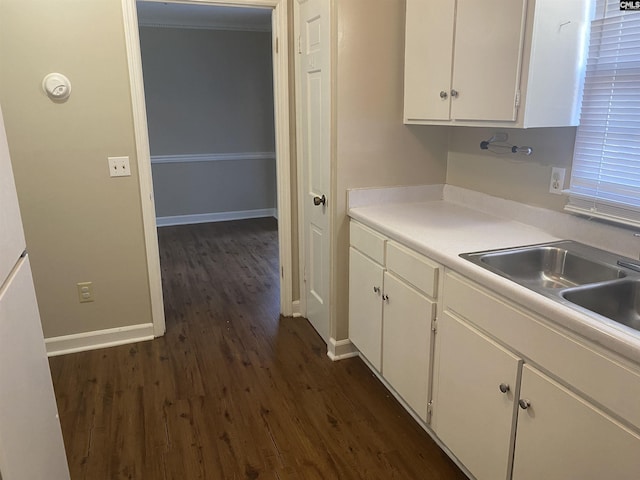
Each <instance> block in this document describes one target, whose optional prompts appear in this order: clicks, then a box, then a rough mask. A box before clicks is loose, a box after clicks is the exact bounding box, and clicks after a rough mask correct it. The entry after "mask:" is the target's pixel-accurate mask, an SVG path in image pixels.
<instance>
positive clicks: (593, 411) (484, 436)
mask: <svg viewBox="0 0 640 480" xmlns="http://www.w3.org/2000/svg"><path fill="white" fill-rule="evenodd" d="M443 306H444V313H443V315H442V316H441V318H440V319H439V320H438V334H437V339H436V360H435V367H434V374H433V375H434V388H433V390H434V393H433V398H434V400H433V421H432V423H431V426H432V428H433V430H434V432H435V433H436V434H437V435H438V437H439V438H440V440H442V442H443V443H444V444H445V445H446V446H447V447H448V448H449V449H450V450H451V452H452V453H453V454H454V455H455V456H456V457H457V458H458V460H460V462H461V463H462V464H463V465H464V466H465V467H466V468H467V469H468V470H469V472H470V473H471V474H472V475H473V476H474V477H475V478H476V479H477V480H493V479H507V480H508V479H513V480H540V479H544V480H573V479H576V480H577V479H580V480H601V479H605V478H606V479H609V478H611V479H616V480H632V479H633V480H637V479H639V478H640V436H639V435H638V433H637V432H635V431H634V427H633V426H631V425H632V422H634V417H633V415H632V413H633V411H632V410H624V408H622V407H624V406H625V405H626V404H627V403H628V402H627V401H626V400H625V401H621V402H617V401H612V398H613V397H611V396H610V395H609V392H605V391H600V390H598V389H593V388H592V389H591V390H588V391H589V392H590V395H592V398H588V397H587V396H585V395H582V394H580V393H579V391H578V389H576V388H575V384H574V382H572V381H570V380H571V379H577V381H576V383H578V381H580V379H581V378H582V375H581V373H580V372H581V369H584V368H588V366H595V367H593V368H592V371H590V377H591V382H588V384H586V383H585V384H580V385H581V388H585V389H587V388H591V387H590V385H592V384H594V385H601V386H603V385H606V384H607V382H609V380H610V378H623V377H622V375H627V376H626V377H625V378H628V379H629V381H630V382H631V383H632V385H624V384H622V383H621V384H620V385H618V388H619V393H618V396H619V397H621V398H624V395H625V391H628V392H632V391H635V387H636V386H637V383H638V381H639V380H638V379H639V378H640V377H638V376H637V370H636V372H635V373H634V370H632V369H630V368H629V367H626V366H623V365H621V364H620V363H618V362H615V361H612V360H608V359H606V357H603V356H602V354H601V353H599V352H597V351H596V350H595V348H596V347H595V346H593V345H584V346H582V347H580V348H583V349H586V350H585V351H586V353H585V352H583V351H582V350H581V349H580V348H578V346H579V344H577V343H576V340H575V339H573V338H569V337H567V336H566V335H565V334H563V333H561V332H559V331H555V330H553V329H552V328H549V327H548V326H546V325H545V324H543V323H542V322H543V320H542V319H540V318H538V317H534V314H533V313H532V312H529V311H527V310H525V309H521V308H519V307H517V306H516V305H514V304H510V303H509V302H507V301H506V299H504V298H502V297H500V296H498V295H494V294H493V293H491V292H489V291H487V290H484V289H483V288H482V287H480V286H478V285H477V284H475V283H473V282H471V281H469V280H467V279H464V278H462V277H460V276H459V275H456V274H453V273H450V272H449V273H447V275H446V276H445V281H444V294H443ZM520 338H523V339H524V340H522V341H520V340H519V339H520ZM505 339H510V341H509V342H508V343H505V341H504V340H505ZM523 352H524V353H523ZM558 359H562V362H561V363H560V362H559V360H558ZM565 364H566V365H569V366H570V368H569V369H568V370H565V369H563V368H562V367H563V366H564V365H565ZM540 365H544V366H545V370H546V371H545V373H542V371H541V370H540V367H539V366H540ZM552 376H558V377H564V378H562V381H561V380H560V378H558V379H556V378H552ZM567 379H569V380H567ZM563 382H564V383H563ZM634 385H635V386H634ZM597 402H603V404H610V405H611V407H612V408H616V409H619V410H620V411H626V412H630V414H629V417H628V418H626V419H623V418H620V419H619V420H617V419H615V418H614V417H613V416H611V415H610V414H608V413H607V412H605V410H604V409H603V408H602V407H600V406H598V405H597ZM639 405H640V403H638V401H637V400H636V406H639ZM625 420H626V421H627V422H628V423H629V425H625V423H624V422H625Z"/></svg>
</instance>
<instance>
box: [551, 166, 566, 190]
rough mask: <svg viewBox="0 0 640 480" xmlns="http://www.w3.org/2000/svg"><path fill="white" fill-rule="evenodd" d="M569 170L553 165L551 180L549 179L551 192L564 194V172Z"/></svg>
mask: <svg viewBox="0 0 640 480" xmlns="http://www.w3.org/2000/svg"><path fill="white" fill-rule="evenodd" d="M566 172H567V170H566V169H565V168H558V167H553V168H552V169H551V180H550V181H549V192H550V193H555V194H556V195H562V190H564V174H565V173H566Z"/></svg>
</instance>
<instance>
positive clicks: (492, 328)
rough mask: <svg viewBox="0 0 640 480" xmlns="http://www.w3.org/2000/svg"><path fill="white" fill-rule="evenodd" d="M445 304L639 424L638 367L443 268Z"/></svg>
mask: <svg viewBox="0 0 640 480" xmlns="http://www.w3.org/2000/svg"><path fill="white" fill-rule="evenodd" d="M444 292H445V293H444V307H445V310H448V311H452V312H454V313H457V314H458V315H460V316H462V317H464V318H465V319H467V320H468V321H469V322H471V323H473V324H475V325H477V326H478V327H480V328H481V329H482V330H484V331H485V332H487V333H489V334H490V335H491V336H493V337H494V338H495V339H497V340H498V341H499V342H501V343H502V344H503V345H505V346H507V347H508V348H509V349H510V350H512V351H514V352H516V353H518V354H519V355H522V356H523V357H525V359H528V360H530V361H531V363H534V364H536V365H538V366H539V367H541V368H542V369H543V370H546V371H548V372H550V373H552V374H553V375H554V376H556V377H557V378H560V379H562V381H563V382H565V383H566V384H567V385H571V386H572V387H573V388H574V389H576V390H577V391H579V392H582V394H583V395H585V396H587V397H589V398H591V399H593V400H594V401H595V402H597V403H599V404H600V405H602V406H604V407H605V408H606V409H608V410H609V411H611V412H613V413H615V414H616V415H618V416H620V417H621V418H624V419H625V420H627V421H628V422H629V423H631V424H632V425H634V426H635V427H636V428H639V429H640V408H638V399H639V398H640V370H639V369H631V368H629V367H628V366H627V365H624V364H623V363H621V362H619V361H617V360H615V359H614V358H613V355H612V357H609V355H608V354H607V353H606V352H604V351H600V349H598V348H597V347H596V346H595V345H592V344H590V343H589V342H588V341H587V340H582V339H580V340H579V341H578V339H577V338H573V337H571V336H569V334H568V333H564V332H562V331H560V330H559V329H555V328H553V327H552V326H551V325H549V324H548V323H547V322H546V321H544V320H542V319H540V318H538V317H536V316H534V315H533V314H531V313H530V312H528V311H526V310H524V309H520V308H518V307H516V306H515V305H512V304H510V303H508V302H507V301H505V300H503V299H501V298H500V297H497V296H494V295H493V294H492V293H490V292H488V291H486V290H484V289H483V288H481V287H480V286H477V285H475V284H473V283H472V282H470V281H468V280H466V279H464V278H462V277H460V276H458V275H455V274H450V273H448V274H447V275H446V276H445V282H444Z"/></svg>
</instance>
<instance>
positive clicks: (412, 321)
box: [382, 272, 436, 421]
mask: <svg viewBox="0 0 640 480" xmlns="http://www.w3.org/2000/svg"><path fill="white" fill-rule="evenodd" d="M435 306H436V304H435V303H434V302H432V301H431V300H429V299H428V298H427V297H426V296H425V295H423V294H422V293H420V292H419V291H418V290H416V289H415V288H412V287H411V286H409V285H408V284H407V283H405V282H403V281H402V280H400V279H399V278H398V277H396V276H395V275H393V274H391V273H389V272H385V274H384V311H383V329H382V375H383V377H384V378H385V379H386V380H387V381H388V382H389V384H391V386H392V387H393V388H394V390H395V391H396V392H398V394H399V395H400V396H401V397H402V398H403V399H404V401H405V402H407V404H409V406H410V407H411V408H412V409H413V411H415V412H416V413H417V414H418V415H419V416H420V418H422V419H423V420H425V421H426V419H427V403H428V402H429V400H428V398H427V395H428V387H429V374H430V371H431V370H430V365H431V320H432V319H433V318H434V317H435Z"/></svg>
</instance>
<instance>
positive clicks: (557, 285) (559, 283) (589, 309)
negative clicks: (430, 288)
mask: <svg viewBox="0 0 640 480" xmlns="http://www.w3.org/2000/svg"><path fill="white" fill-rule="evenodd" d="M460 256H461V257H462V258H464V259H466V260H469V261H470V262H472V263H475V264H476V265H479V266H481V267H483V268H485V269H487V270H490V271H492V272H494V273H497V274H498V275H501V276H503V277H505V278H508V279H510V280H512V281H514V282H515V283H517V284H519V285H522V286H524V287H526V288H529V289H530V290H533V291H535V292H537V293H540V294H542V295H544V296H546V297H549V298H551V299H553V300H555V301H557V302H559V303H562V304H565V305H568V306H570V307H572V308H574V309H577V310H580V311H582V312H583V313H586V314H588V315H591V316H592V317H594V318H600V317H606V318H608V319H610V320H613V321H615V322H618V323H620V324H621V325H625V326H627V327H629V328H632V329H635V330H638V331H640V262H639V261H635V260H633V259H629V258H625V257H620V256H619V255H615V254H613V253H611V252H607V251H604V250H600V249H598V248H594V247H590V246H588V245H584V244H582V243H579V242H574V241H571V240H562V241H559V242H550V243H545V244H539V245H528V246H524V247H515V248H506V249H500V250H488V251H483V252H472V253H463V254H461V255H460Z"/></svg>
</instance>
